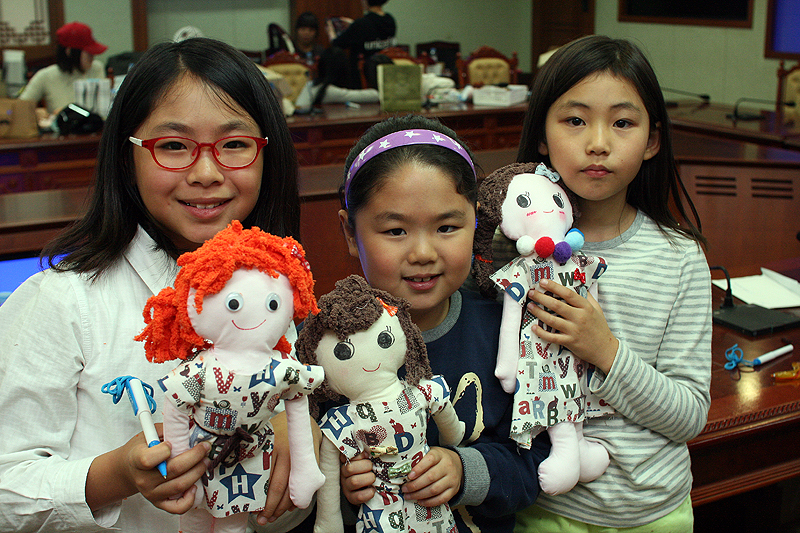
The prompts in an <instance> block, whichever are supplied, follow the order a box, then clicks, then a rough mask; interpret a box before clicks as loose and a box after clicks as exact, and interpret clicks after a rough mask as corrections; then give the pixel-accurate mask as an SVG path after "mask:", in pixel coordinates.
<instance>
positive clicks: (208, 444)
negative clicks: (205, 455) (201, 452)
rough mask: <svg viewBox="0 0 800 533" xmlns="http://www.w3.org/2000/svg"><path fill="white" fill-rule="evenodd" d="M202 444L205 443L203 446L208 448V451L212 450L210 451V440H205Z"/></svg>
mask: <svg viewBox="0 0 800 533" xmlns="http://www.w3.org/2000/svg"><path fill="white" fill-rule="evenodd" d="M202 444H203V448H205V450H206V451H207V452H210V451H211V443H210V442H208V441H207V440H204V441H203V442H202Z"/></svg>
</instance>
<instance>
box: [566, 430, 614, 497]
mask: <svg viewBox="0 0 800 533" xmlns="http://www.w3.org/2000/svg"><path fill="white" fill-rule="evenodd" d="M574 424H575V432H576V433H577V435H578V447H579V449H580V452H581V475H580V481H581V482H582V483H586V482H587V481H594V480H595V479H597V478H599V477H600V476H602V475H603V472H605V471H606V468H608V464H609V463H610V462H611V459H610V458H609V457H608V450H606V448H605V446H603V445H602V444H600V443H599V442H594V441H590V440H586V438H584V436H583V422H575V423H574Z"/></svg>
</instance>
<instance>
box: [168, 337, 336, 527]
mask: <svg viewBox="0 0 800 533" xmlns="http://www.w3.org/2000/svg"><path fill="white" fill-rule="evenodd" d="M268 362H269V364H268V365H267V366H266V367H265V368H264V369H263V370H262V371H260V372H258V373H256V374H252V375H248V374H235V373H233V372H231V371H229V370H228V369H226V368H225V367H224V366H223V365H222V364H221V363H220V362H219V361H217V359H216V358H215V357H214V356H213V355H212V354H211V353H210V352H208V351H206V352H200V353H199V354H197V355H196V356H195V357H194V358H193V359H190V360H187V361H186V362H184V363H183V364H181V365H180V366H179V367H177V368H175V369H174V370H173V371H172V372H171V373H170V374H168V375H167V376H166V377H165V378H163V379H162V380H160V381H159V384H160V385H161V388H162V389H163V390H164V392H165V393H166V394H167V397H168V398H170V399H171V400H172V401H173V402H174V403H175V405H176V406H177V407H178V409H179V410H181V411H184V412H186V413H187V414H188V416H189V420H190V426H191V430H190V431H191V437H190V443H189V444H190V446H194V445H195V444H197V443H198V442H200V441H203V440H208V441H210V442H211V443H212V447H211V451H210V452H209V458H210V459H212V460H213V459H214V458H215V457H216V455H218V454H219V450H220V449H221V446H222V442H221V441H220V440H217V439H218V437H220V436H222V437H224V436H231V435H234V434H235V433H236V430H237V428H242V429H243V430H244V431H245V432H246V434H247V435H249V436H250V437H252V442H247V441H246V440H242V441H241V443H240V445H239V447H238V453H239V460H238V461H236V458H235V456H234V455H228V456H227V458H226V459H223V461H222V462H221V463H220V464H218V465H217V466H216V467H215V468H214V470H213V471H212V472H210V473H209V472H206V473H205V474H204V475H203V478H202V484H203V489H204V490H205V501H206V504H207V505H208V512H210V513H211V514H212V515H213V516H215V517H218V518H221V517H225V516H229V515H231V514H235V513H240V512H255V511H260V510H262V509H263V508H264V505H265V504H266V499H267V496H266V494H267V488H268V487H269V475H270V465H271V458H272V450H273V435H274V433H273V429H272V425H271V423H270V418H272V416H273V412H274V410H275V407H276V406H277V405H278V403H279V402H280V401H281V400H291V399H294V398H296V397H298V396H301V395H307V394H309V393H310V392H311V391H312V390H313V389H314V388H316V387H317V385H319V384H320V383H322V381H323V377H324V374H323V370H322V367H319V366H307V365H304V364H302V363H300V362H299V361H297V360H295V359H292V358H290V357H289V356H288V355H285V358H284V359H275V358H270V359H268ZM240 433H241V431H240ZM221 440H224V439H221ZM215 441H217V443H216V444H215Z"/></svg>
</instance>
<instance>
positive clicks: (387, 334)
mask: <svg viewBox="0 0 800 533" xmlns="http://www.w3.org/2000/svg"><path fill="white" fill-rule="evenodd" d="M392 344H394V335H392V330H391V328H389V327H387V328H386V330H385V331H381V332H380V333H378V346H380V347H381V348H383V349H384V350H385V349H386V348H388V347H389V346H391V345H392Z"/></svg>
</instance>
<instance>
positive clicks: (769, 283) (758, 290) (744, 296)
mask: <svg viewBox="0 0 800 533" xmlns="http://www.w3.org/2000/svg"><path fill="white" fill-rule="evenodd" d="M712 283H713V284H714V285H716V286H717V287H720V288H721V289H722V290H725V289H726V288H727V285H728V282H727V281H725V280H724V279H715V280H712ZM731 290H732V292H733V295H734V296H735V297H737V298H739V299H740V300H742V301H743V302H745V303H748V304H756V305H760V306H761V307H766V308H767V309H783V308H786V307H800V283H798V282H797V281H796V280H794V279H792V278H788V277H786V276H784V275H782V274H778V273H777V272H773V271H772V270H769V269H766V268H762V269H761V274H759V275H758V276H744V277H741V278H731Z"/></svg>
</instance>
